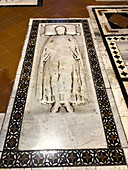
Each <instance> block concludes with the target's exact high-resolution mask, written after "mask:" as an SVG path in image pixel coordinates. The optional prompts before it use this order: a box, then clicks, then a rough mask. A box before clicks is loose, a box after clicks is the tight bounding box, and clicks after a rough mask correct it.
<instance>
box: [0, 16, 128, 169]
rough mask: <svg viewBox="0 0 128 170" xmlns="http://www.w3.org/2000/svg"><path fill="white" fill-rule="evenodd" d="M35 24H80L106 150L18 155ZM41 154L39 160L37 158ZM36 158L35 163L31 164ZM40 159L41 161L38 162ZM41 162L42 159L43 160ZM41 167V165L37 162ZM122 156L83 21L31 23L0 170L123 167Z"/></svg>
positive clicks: (103, 86)
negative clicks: (55, 167)
mask: <svg viewBox="0 0 128 170" xmlns="http://www.w3.org/2000/svg"><path fill="white" fill-rule="evenodd" d="M39 23H82V25H83V30H84V36H85V42H86V46H87V51H88V57H89V61H90V67H91V71H92V77H93V82H94V86H95V90H96V95H97V99H98V103H99V109H100V113H101V118H102V123H103V127H104V132H105V136H106V142H107V146H108V148H106V149H74V150H66V149H65V150H50V151H48V150H43V151H19V150H18V145H19V138H20V131H21V125H22V119H23V114H24V109H25V103H26V98H27V92H28V87H29V81H30V76H31V70H32V64H33V57H34V50H35V44H36V39H37V33H38V26H39ZM41 154H42V156H41ZM34 158H36V160H37V162H34V160H35V159H34ZM40 158H41V160H42V161H41V160H40ZM43 158H44V159H43ZM40 161H41V162H42V163H41V162H40ZM125 164H126V161H125V157H124V152H123V150H122V148H121V144H120V140H119V136H118V132H117V129H116V125H115V122H114V118H113V114H112V110H111V106H110V103H109V99H108V96H107V93H106V89H105V85H104V81H103V77H102V73H101V70H100V66H99V62H98V58H97V55H96V51H95V47H94V44H93V39H92V35H91V32H90V28H89V24H88V21H87V20H86V19H85V20H84V19H83V20H79V19H75V20H73V19H71V20H68V19H67V20H33V24H32V28H31V33H30V37H29V42H28V45H27V50H26V55H25V59H24V63H23V68H22V71H21V76H20V81H19V85H18V90H17V93H16V97H15V101H14V105H13V109H12V114H11V118H10V123H9V127H8V132H7V135H6V140H5V145H4V151H3V153H2V159H1V165H0V166H1V167H2V168H6V167H10V168H12V167H14V168H15V167H44V166H45V167H47V166H49V167H51V166H58V167H60V166H86V165H93V166H96V165H125Z"/></svg>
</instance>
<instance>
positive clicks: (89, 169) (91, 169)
mask: <svg viewBox="0 0 128 170" xmlns="http://www.w3.org/2000/svg"><path fill="white" fill-rule="evenodd" d="M64 170H95V167H94V166H93V167H91V166H89V167H86V166H85V167H84V166H83V167H64Z"/></svg>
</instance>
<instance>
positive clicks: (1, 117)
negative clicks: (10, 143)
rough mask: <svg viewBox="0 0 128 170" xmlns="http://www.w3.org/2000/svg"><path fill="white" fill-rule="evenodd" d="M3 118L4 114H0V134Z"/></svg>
mask: <svg viewBox="0 0 128 170" xmlns="http://www.w3.org/2000/svg"><path fill="white" fill-rule="evenodd" d="M4 117H5V113H0V132H1V129H2V125H3V120H4Z"/></svg>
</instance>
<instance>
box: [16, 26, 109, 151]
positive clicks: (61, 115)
mask: <svg viewBox="0 0 128 170" xmlns="http://www.w3.org/2000/svg"><path fill="white" fill-rule="evenodd" d="M49 25H50V27H49ZM54 25H62V24H46V28H47V32H45V34H46V33H47V36H45V35H44V34H43V35H42V36H41V35H40V32H42V30H41V29H42V26H41V25H40V27H39V31H38V35H39V36H38V38H37V44H36V47H37V48H36V50H35V58H34V63H33V69H32V75H31V80H30V86H29V92H28V97H27V102H26V108H25V113H24V119H23V125H22V130H21V137H20V144H19V148H20V149H21V150H23V149H42V148H43V149H62V148H63V149H64V148H65V149H67V148H95V147H96V148H100V147H102V148H106V147H107V145H106V139H105V135H104V130H103V126H102V121H101V116H100V112H99V107H98V102H97V97H96V93H95V89H94V84H93V80H92V75H91V70H90V64H89V61H88V55H87V51H86V46H85V41H84V38H83V32H82V28H81V25H80V24H79V26H78V24H76V25H74V24H73V25H72V24H69V25H68V24H67V25H66V26H67V34H68V36H69V37H68V38H69V40H70V34H72V36H74V38H75V39H76V41H77V42H79V49H80V53H81V55H82V56H83V65H84V73H85V82H86V87H85V88H84V89H86V88H87V96H88V99H87V103H86V104H85V105H83V106H82V105H81V106H80V107H79V106H75V107H76V108H75V109H76V110H75V112H71V113H70V112H69V113H66V112H65V110H64V108H62V109H61V110H60V112H58V113H50V111H49V110H50V104H49V105H42V104H41V103H40V102H39V100H37V97H36V96H35V94H36V88H35V87H36V81H35V80H36V77H37V70H38V68H39V61H40V57H41V55H42V53H41V54H40V51H41V49H42V46H43V43H44V42H46V41H47V39H48V35H52V34H55V32H54V29H53V28H54V27H55V28H56V26H54ZM43 27H44V25H43ZM69 27H71V28H75V27H77V32H75V31H76V29H74V30H73V29H70V28H69ZM50 28H52V29H50ZM68 29H69V30H68ZM56 38H57V37H56ZM56 38H55V41H56ZM61 38H62V39H63V38H64V37H63V36H62V37H61ZM62 39H60V40H62ZM53 41H54V39H53V40H52V42H53ZM70 41H71V40H70ZM47 42H48V41H47ZM76 44H77V43H76ZM43 47H44V46H43ZM60 47H61V46H60ZM52 48H53V47H52ZM71 51H72V49H71ZM71 51H70V52H71ZM63 52H64V53H65V51H60V53H63ZM70 52H69V54H67V55H69V58H70V60H71V56H70ZM54 53H55V51H54ZM66 53H67V51H66ZM52 54H53V53H52ZM57 55H58V54H57ZM53 56H54V55H53ZM61 56H63V55H61ZM62 60H63V58H62ZM64 60H66V58H64ZM73 62H74V61H73ZM70 63H71V62H70ZM76 63H77V61H76ZM67 66H68V67H67V68H69V73H70V67H71V66H70V65H69V61H68V63H67ZM55 68H56V66H55ZM81 68H82V66H81ZM64 74H65V73H64ZM81 74H82V72H81ZM66 76H67V75H66V74H65V77H66ZM37 79H38V78H37ZM69 81H70V79H69ZM83 85H84V83H83ZM67 87H68V86H67ZM39 89H40V88H39ZM86 120H88V121H86ZM85 122H86V123H85ZM31 129H33V132H32V131H31ZM90 131H91V133H90ZM87 136H88V137H87ZM37 139H38V143H37ZM30 141H33V142H32V143H30Z"/></svg>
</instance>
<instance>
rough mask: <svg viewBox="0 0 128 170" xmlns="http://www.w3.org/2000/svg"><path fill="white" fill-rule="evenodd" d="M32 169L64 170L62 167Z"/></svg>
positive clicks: (37, 169)
mask: <svg viewBox="0 0 128 170" xmlns="http://www.w3.org/2000/svg"><path fill="white" fill-rule="evenodd" d="M32 170H64V168H63V167H59V168H58V167H51V168H49V167H47V168H32Z"/></svg>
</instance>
